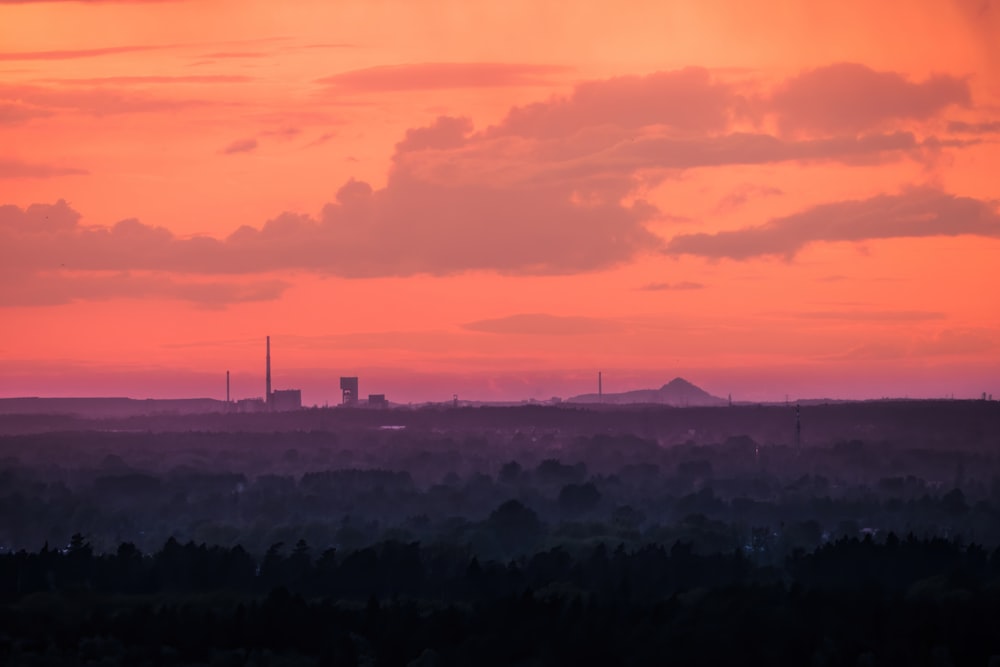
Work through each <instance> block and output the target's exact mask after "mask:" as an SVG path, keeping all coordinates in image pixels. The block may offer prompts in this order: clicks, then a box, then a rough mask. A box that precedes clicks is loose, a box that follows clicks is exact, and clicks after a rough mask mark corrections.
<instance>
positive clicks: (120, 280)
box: [0, 271, 291, 309]
mask: <svg viewBox="0 0 1000 667" xmlns="http://www.w3.org/2000/svg"><path fill="white" fill-rule="evenodd" d="M290 286H291V284H290V283H288V282H286V281H283V280H253V281H249V282H247V281H235V280H229V281H219V280H208V281H206V280H177V279H175V278H172V277H169V276H164V275H141V274H140V275H136V274H131V273H129V272H121V273H114V274H110V275H108V274H86V273H85V274H82V275H80V274H76V273H73V272H68V271H55V272H45V273H40V274H35V275H33V276H32V277H31V279H30V280H27V281H23V282H18V283H16V284H15V283H12V282H11V281H2V282H0V306H4V307H10V306H52V305H59V304H64V303H70V302H73V301H106V300H109V299H146V298H162V299H176V300H179V301H187V302H190V303H193V304H195V305H198V306H201V307H204V308H213V309H214V308H222V307H225V306H227V305H229V304H233V303H245V302H252V301H271V300H274V299H277V298H279V297H280V296H281V295H282V294H283V293H284V292H285V290H287V289H288V288H289V287H290Z"/></svg>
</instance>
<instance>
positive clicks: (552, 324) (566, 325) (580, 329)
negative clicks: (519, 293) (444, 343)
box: [462, 313, 622, 336]
mask: <svg viewBox="0 0 1000 667" xmlns="http://www.w3.org/2000/svg"><path fill="white" fill-rule="evenodd" d="M462 326H463V328H465V329H468V330H470V331H481V332H485V333H494V334H515V335H528V336H575V335H584V334H603V333H614V332H617V331H621V329H622V326H621V324H620V323H618V322H616V321H614V320H608V319H602V318H596V317H578V316H561V315H547V314H544V313H523V314H518V315H509V316H507V317H500V318H496V319H489V320H478V321H476V322H469V323H468V324H464V325H462Z"/></svg>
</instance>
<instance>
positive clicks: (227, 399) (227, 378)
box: [226, 371, 229, 405]
mask: <svg viewBox="0 0 1000 667" xmlns="http://www.w3.org/2000/svg"><path fill="white" fill-rule="evenodd" d="M226 405H229V371H226Z"/></svg>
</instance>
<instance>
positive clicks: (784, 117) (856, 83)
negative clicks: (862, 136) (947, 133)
mask: <svg viewBox="0 0 1000 667" xmlns="http://www.w3.org/2000/svg"><path fill="white" fill-rule="evenodd" d="M971 101H972V100H971V93H970V92H969V84H968V83H967V82H966V81H965V80H964V79H961V78H957V77H953V76H949V75H945V74H941V75H936V76H933V77H931V78H929V79H927V80H926V81H923V82H920V83H913V82H910V81H909V80H907V79H906V78H905V77H904V76H902V75H901V74H898V73H896V72H877V71H875V70H872V69H870V68H868V67H866V66H865V65H860V64H856V63H840V64H836V65H828V66H826V67H820V68H817V69H814V70H810V71H807V72H803V73H802V74H800V75H798V76H796V77H793V78H791V79H789V80H787V81H786V82H784V83H783V84H782V85H780V86H778V88H777V89H776V90H775V91H774V93H773V95H772V96H771V99H770V103H769V104H770V108H771V110H772V111H773V112H774V113H775V114H776V115H777V117H778V122H779V124H780V126H781V128H782V129H783V130H784V131H787V132H797V131H806V132H818V133H823V134H830V133H854V132H870V131H872V130H874V129H878V128H882V127H883V126H885V124H886V123H889V122H897V121H900V120H926V119H928V118H930V117H932V116H934V115H936V114H938V113H939V112H941V111H942V110H944V109H946V108H948V107H950V106H962V107H967V106H969V105H970V104H971Z"/></svg>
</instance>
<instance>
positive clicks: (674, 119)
mask: <svg viewBox="0 0 1000 667" xmlns="http://www.w3.org/2000/svg"><path fill="white" fill-rule="evenodd" d="M739 102H740V100H739V98H738V97H737V95H736V93H735V91H734V89H733V88H732V87H731V86H729V85H728V84H726V83H723V82H721V81H719V80H717V79H716V78H714V77H713V76H712V74H711V73H710V72H709V70H706V69H703V68H695V67H692V68H688V69H683V70H676V71H671V72H657V73H655V74H650V75H647V76H622V77H617V78H613V79H607V80H603V81H589V82H585V83H581V84H579V85H578V86H576V88H575V89H574V91H573V94H572V95H571V96H569V97H566V98H555V99H552V100H549V101H547V102H540V103H536V104H530V105H528V106H524V107H515V108H513V109H512V110H511V111H510V113H509V114H508V115H507V117H506V118H504V120H503V121H502V122H501V123H500V124H499V125H498V126H497V127H496V128H494V129H493V134H494V135H515V136H521V137H543V138H551V137H560V136H569V135H573V134H575V133H577V132H579V131H580V130H582V129H584V128H589V127H600V126H611V127H617V128H622V129H632V130H634V129H636V128H641V127H646V126H654V125H655V126H669V127H671V128H673V129H674V130H682V131H694V132H711V131H719V130H723V129H725V127H726V126H727V125H728V122H729V119H730V117H731V115H732V109H733V107H734V106H736V105H738V104H739Z"/></svg>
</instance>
